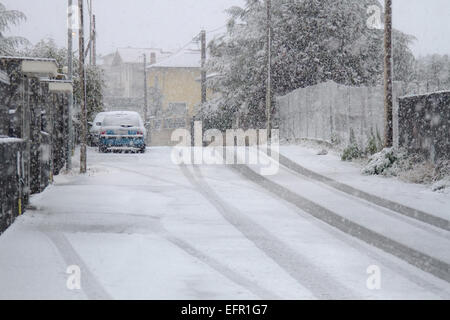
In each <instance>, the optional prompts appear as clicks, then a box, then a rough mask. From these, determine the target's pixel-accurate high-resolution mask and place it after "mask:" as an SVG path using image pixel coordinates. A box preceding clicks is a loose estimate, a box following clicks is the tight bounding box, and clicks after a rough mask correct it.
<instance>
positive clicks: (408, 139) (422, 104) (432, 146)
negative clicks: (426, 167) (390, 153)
mask: <svg viewBox="0 0 450 320" xmlns="http://www.w3.org/2000/svg"><path fill="white" fill-rule="evenodd" d="M398 122H399V142H400V145H401V146H403V147H405V148H407V149H408V150H409V151H410V152H413V153H419V154H422V155H424V156H425V157H426V158H427V159H429V160H430V161H432V162H435V163H436V162H439V161H441V160H449V159H450V133H449V132H450V131H449V128H450V127H449V125H450V91H441V92H434V93H430V94H424V95H417V96H408V97H402V98H400V99H399V117H398Z"/></svg>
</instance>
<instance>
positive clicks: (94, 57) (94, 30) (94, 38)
mask: <svg viewBox="0 0 450 320" xmlns="http://www.w3.org/2000/svg"><path fill="white" fill-rule="evenodd" d="M92 24H93V26H92V65H93V66H96V65H97V25H96V21H95V14H94V15H92Z"/></svg>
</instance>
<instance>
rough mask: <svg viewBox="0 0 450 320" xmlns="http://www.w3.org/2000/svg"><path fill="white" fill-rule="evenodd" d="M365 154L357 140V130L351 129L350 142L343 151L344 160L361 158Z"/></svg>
mask: <svg viewBox="0 0 450 320" xmlns="http://www.w3.org/2000/svg"><path fill="white" fill-rule="evenodd" d="M363 155H364V153H363V152H362V150H361V149H360V147H359V146H358V143H357V142H356V137H355V132H354V131H353V129H351V130H350V144H349V146H348V147H347V148H345V149H344V151H343V152H342V157H341V158H342V161H351V160H353V159H358V158H361V157H362V156H363Z"/></svg>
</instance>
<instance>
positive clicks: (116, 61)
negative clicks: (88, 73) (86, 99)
mask: <svg viewBox="0 0 450 320" xmlns="http://www.w3.org/2000/svg"><path fill="white" fill-rule="evenodd" d="M144 55H145V56H146V57H147V64H154V63H157V62H158V61H161V60H164V59H166V58H167V57H169V56H170V55H171V53H170V52H166V51H164V50H162V49H155V48H130V47H128V48H118V49H117V50H116V52H114V53H111V54H108V55H105V56H101V57H99V58H98V59H99V65H100V67H101V68H102V69H103V70H104V72H105V80H106V88H105V92H104V99H105V104H106V109H107V110H111V111H114V110H130V111H137V112H140V113H141V114H142V115H143V113H144V112H143V107H144Z"/></svg>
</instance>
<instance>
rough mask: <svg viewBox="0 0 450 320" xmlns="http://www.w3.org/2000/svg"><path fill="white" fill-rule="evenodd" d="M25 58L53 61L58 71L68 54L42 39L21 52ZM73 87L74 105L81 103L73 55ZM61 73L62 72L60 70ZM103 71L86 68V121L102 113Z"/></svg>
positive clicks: (49, 40)
mask: <svg viewBox="0 0 450 320" xmlns="http://www.w3.org/2000/svg"><path fill="white" fill-rule="evenodd" d="M22 54H23V55H25V56H30V57H41V58H49V59H55V60H56V62H57V63H58V65H59V67H60V69H62V67H63V66H66V65H67V61H68V52H67V49H66V48H59V47H58V46H57V45H56V43H55V41H54V40H53V39H51V38H48V39H43V40H41V41H39V42H38V43H37V44H36V45H34V46H33V47H31V48H28V49H26V50H24V51H23V52H22ZM73 62H74V66H73V75H74V79H73V85H74V98H75V103H79V101H81V87H80V81H79V64H78V57H77V56H75V55H73ZM60 71H62V70H60ZM104 78H105V77H104V74H103V71H102V70H101V69H100V68H98V67H95V66H89V65H87V66H86V97H87V114H88V121H92V120H93V118H94V116H95V115H96V114H97V113H99V112H101V111H103V88H104V87H105V85H106V84H105V79H104Z"/></svg>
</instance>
